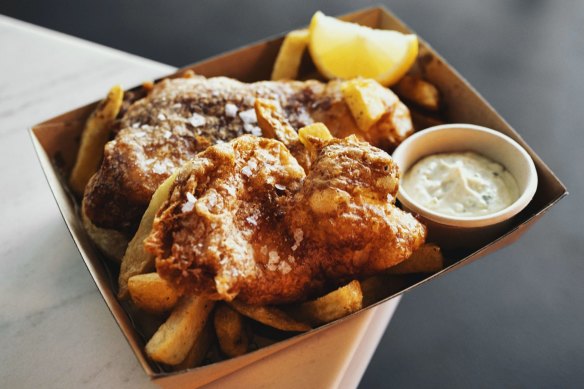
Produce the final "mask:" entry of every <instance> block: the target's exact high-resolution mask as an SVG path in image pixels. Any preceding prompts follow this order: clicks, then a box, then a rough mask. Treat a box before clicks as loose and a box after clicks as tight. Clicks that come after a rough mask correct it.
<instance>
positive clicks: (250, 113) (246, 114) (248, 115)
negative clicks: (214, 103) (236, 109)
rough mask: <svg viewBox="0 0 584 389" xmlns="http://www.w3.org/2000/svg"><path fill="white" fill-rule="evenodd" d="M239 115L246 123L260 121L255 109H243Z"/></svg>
mask: <svg viewBox="0 0 584 389" xmlns="http://www.w3.org/2000/svg"><path fill="white" fill-rule="evenodd" d="M239 117H240V118H241V120H242V121H243V122H244V123H247V124H253V123H257V122H258V118H257V116H256V112H255V109H253V108H252V109H248V110H247V111H241V112H240V113H239Z"/></svg>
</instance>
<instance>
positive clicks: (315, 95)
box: [83, 76, 412, 237]
mask: <svg viewBox="0 0 584 389" xmlns="http://www.w3.org/2000/svg"><path fill="white" fill-rule="evenodd" d="M341 83H342V81H332V82H330V83H328V84H325V83H321V82H318V81H304V82H301V81H263V82H256V83H252V84H246V83H242V82H239V81H237V80H233V79H229V78H225V77H215V78H209V79H207V78H204V77H199V76H195V77H191V78H179V79H167V80H163V81H161V82H159V83H157V84H156V85H154V87H153V88H152V90H151V91H150V93H149V94H148V95H147V96H146V97H145V98H142V99H140V100H138V101H136V102H133V103H132V104H131V105H130V106H128V107H126V106H125V107H124V110H123V116H122V118H121V120H120V121H119V122H118V123H117V124H116V126H115V127H116V128H115V130H116V136H115V138H114V139H113V140H112V141H110V142H109V143H108V144H107V145H106V147H105V150H104V159H103V162H102V165H101V167H100V169H99V170H98V172H97V174H96V175H95V176H94V177H93V178H92V179H91V181H90V182H89V184H88V186H87V188H86V192H85V199H84V209H83V211H84V212H85V214H86V215H87V218H88V220H91V222H92V223H93V224H94V225H95V226H97V227H99V228H105V229H113V230H116V231H120V232H122V233H124V234H125V235H126V236H128V237H131V236H132V234H133V233H134V232H135V230H136V228H137V226H138V223H139V221H140V217H141V215H142V214H143V213H144V210H145V209H146V207H147V206H148V202H149V200H150V197H151V196H152V194H153V193H154V191H155V190H156V188H157V187H158V186H159V185H160V184H161V183H162V182H163V181H164V180H165V179H166V178H167V177H168V176H170V174H171V173H172V172H173V171H174V170H175V169H176V168H178V167H180V166H182V165H183V164H184V163H185V162H187V161H188V160H190V159H191V158H193V157H194V156H195V155H196V154H197V153H198V152H200V151H202V150H205V149H206V148H207V147H208V146H210V145H213V144H217V143H221V142H227V141H229V140H231V139H234V138H236V137H238V136H240V135H244V134H249V133H251V134H254V135H261V134H262V131H261V129H260V127H259V125H258V123H257V118H256V115H255V112H254V109H253V108H254V102H255V99H256V98H258V97H259V98H264V99H268V100H272V101H276V102H277V103H278V104H279V106H280V107H281V108H282V115H283V116H284V117H285V118H286V119H287V122H288V123H289V124H290V125H291V126H292V128H293V129H295V130H298V129H299V128H301V127H303V126H306V125H308V124H311V123H313V122H324V123H325V124H326V125H327V126H328V127H329V129H330V130H331V132H332V134H333V135H335V136H337V137H344V136H347V135H350V134H356V135H357V136H359V137H360V138H361V139H364V140H367V141H369V142H371V143H372V144H373V145H376V146H379V147H383V148H387V149H390V148H392V147H395V146H396V145H397V144H398V143H399V142H401V141H402V140H403V139H404V138H405V137H406V136H408V135H409V134H410V133H411V132H412V125H411V120H409V112H408V111H407V108H405V106H403V104H401V103H399V104H397V105H396V106H395V107H394V109H391V110H389V111H388V112H387V114H386V115H385V116H384V117H383V118H382V119H381V120H380V122H379V123H378V124H377V125H376V126H375V127H374V128H373V129H370V130H369V131H367V132H363V131H361V130H359V128H358V127H357V125H356V123H355V120H354V119H353V117H352V115H351V112H350V110H349V108H348V107H347V104H346V103H345V102H344V100H343V95H342V92H341Z"/></svg>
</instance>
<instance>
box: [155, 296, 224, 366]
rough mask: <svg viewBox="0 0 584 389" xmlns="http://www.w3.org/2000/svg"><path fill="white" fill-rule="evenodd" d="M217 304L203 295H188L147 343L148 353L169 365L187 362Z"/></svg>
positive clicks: (156, 359) (157, 360)
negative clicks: (186, 359)
mask: <svg viewBox="0 0 584 389" xmlns="http://www.w3.org/2000/svg"><path fill="white" fill-rule="evenodd" d="M214 304H215V303H214V302H213V301H210V300H207V299H205V298H203V297H200V296H184V297H183V298H182V299H181V300H180V301H179V303H178V304H177V305H176V307H175V308H174V309H173V310H172V313H171V314H170V316H169V317H168V319H167V320H166V321H165V322H164V323H163V324H162V325H161V326H160V327H159V328H158V330H157V331H156V332H155V333H154V335H153V336H152V338H150V340H149V341H148V343H147V344H146V354H147V355H148V356H149V357H150V359H152V360H154V361H156V362H161V363H166V364H167V365H178V364H179V363H181V362H182V361H184V360H185V358H186V357H187V355H188V353H189V351H190V350H191V348H192V347H193V345H194V344H195V342H196V341H197V339H199V336H200V335H201V333H202V331H203V329H204V327H205V324H206V323H207V319H208V317H209V313H210V312H211V310H212V309H213V305H214Z"/></svg>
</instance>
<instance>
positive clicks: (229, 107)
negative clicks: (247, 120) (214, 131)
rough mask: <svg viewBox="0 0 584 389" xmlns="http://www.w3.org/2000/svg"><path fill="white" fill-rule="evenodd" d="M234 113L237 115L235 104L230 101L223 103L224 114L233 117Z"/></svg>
mask: <svg viewBox="0 0 584 389" xmlns="http://www.w3.org/2000/svg"><path fill="white" fill-rule="evenodd" d="M235 115H237V105H235V104H232V103H227V104H225V116H227V117H228V118H234V117H235ZM242 120H243V119H242Z"/></svg>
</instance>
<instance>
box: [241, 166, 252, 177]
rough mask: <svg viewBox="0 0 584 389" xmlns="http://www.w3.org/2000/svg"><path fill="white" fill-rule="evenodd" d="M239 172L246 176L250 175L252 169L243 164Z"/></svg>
mask: <svg viewBox="0 0 584 389" xmlns="http://www.w3.org/2000/svg"><path fill="white" fill-rule="evenodd" d="M241 174H243V175H244V176H247V177H251V175H252V171H251V169H250V168H249V166H245V167H244V168H243V169H241Z"/></svg>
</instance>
